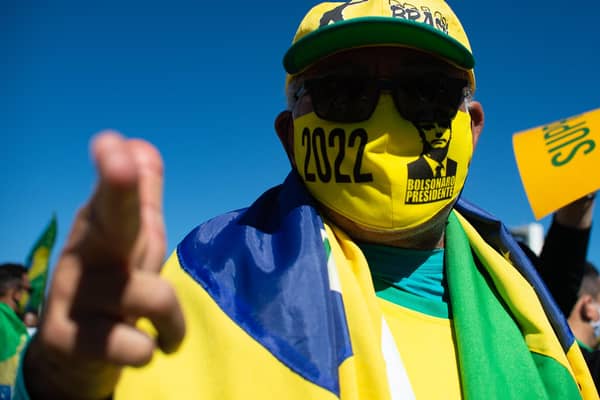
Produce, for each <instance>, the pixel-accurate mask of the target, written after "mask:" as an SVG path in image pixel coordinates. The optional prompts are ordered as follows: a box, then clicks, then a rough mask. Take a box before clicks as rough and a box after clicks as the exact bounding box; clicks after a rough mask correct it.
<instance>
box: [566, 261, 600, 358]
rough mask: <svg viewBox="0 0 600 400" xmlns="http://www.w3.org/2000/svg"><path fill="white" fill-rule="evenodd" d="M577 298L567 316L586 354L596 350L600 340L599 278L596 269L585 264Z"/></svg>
mask: <svg viewBox="0 0 600 400" xmlns="http://www.w3.org/2000/svg"><path fill="white" fill-rule="evenodd" d="M578 295H579V297H578V298H577V302H576V303H575V306H574V307H573V308H572V310H571V313H570V314H569V319H568V322H569V326H570V327H571V329H572V330H573V333H574V334H575V337H576V338H577V340H578V341H579V344H580V345H581V346H582V347H584V348H585V350H587V351H588V352H592V351H595V350H598V340H599V339H600V276H599V275H598V270H597V269H596V267H595V266H594V265H593V264H592V263H590V262H587V263H586V264H585V269H584V275H583V280H582V281H581V286H580V288H579V293H578Z"/></svg>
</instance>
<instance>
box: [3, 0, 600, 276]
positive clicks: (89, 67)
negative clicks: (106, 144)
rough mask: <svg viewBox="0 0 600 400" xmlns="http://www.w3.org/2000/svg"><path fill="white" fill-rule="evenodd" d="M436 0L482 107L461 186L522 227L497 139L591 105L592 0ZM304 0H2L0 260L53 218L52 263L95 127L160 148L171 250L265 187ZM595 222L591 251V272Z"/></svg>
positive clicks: (518, 197) (524, 217) (517, 188)
mask: <svg viewBox="0 0 600 400" xmlns="http://www.w3.org/2000/svg"><path fill="white" fill-rule="evenodd" d="M449 3H450V5H451V6H452V7H453V8H454V10H455V11H456V13H457V14H458V15H459V16H460V17H461V19H462V21H463V25H464V26H465V29H466V30H467V32H468V34H469V36H470V39H471V45H472V48H473V52H474V55H475V59H476V63H477V66H476V78H477V85H478V88H477V92H476V98H477V99H478V100H479V101H481V102H482V103H483V106H484V110H485V112H486V127H485V129H484V132H483V135H482V137H481V140H480V142H479V145H478V148H477V151H476V154H475V156H474V159H473V162H472V168H471V174H470V176H469V178H468V181H467V185H466V188H465V191H464V196H465V197H467V198H469V199H470V200H472V201H474V202H475V203H477V204H479V205H480V206H482V207H483V208H485V209H487V210H488V211H490V212H491V213H493V214H495V215H497V216H498V217H500V218H501V219H502V220H504V221H505V222H506V223H507V224H508V225H512V226H516V225H522V224H526V223H528V222H531V221H533V214H532V212H531V209H530V207H529V204H528V202H527V198H526V196H525V192H524V190H523V187H522V184H521V180H520V177H519V174H518V171H517V167H516V163H515V159H514V155H513V150H512V139H511V138H512V135H513V133H514V132H516V131H520V130H523V129H527V128H531V127H534V126H538V125H542V124H545V123H547V122H551V121H554V120H558V119H561V118H563V117H568V116H572V115H576V114H579V113H582V112H585V111H588V110H591V109H594V108H598V107H600V100H599V99H600V95H599V93H600V78H599V75H598V66H599V65H600V52H598V38H599V35H598V32H597V16H598V15H600V2H598V1H597V0H594V1H592V0H582V1H579V2H577V3H576V5H575V3H573V5H570V4H569V3H565V2H562V1H557V0H550V1H543V2H542V1H539V0H532V1H527V2H522V1H520V2H516V1H503V2H486V3H485V7H483V8H480V7H478V6H479V4H481V3H476V2H465V1H450V2H449ZM49 4H51V5H49ZM314 4H316V2H312V1H268V0H265V1H260V2H258V1H247V2H233V3H231V2H225V3H224V2H203V1H194V2H192V1H181V0H171V1H169V2H156V1H144V2H138V1H115V0H103V1H97V2H81V1H61V0H55V1H53V2H50V3H48V2H41V1H39V2H36V1H28V0H0V54H2V56H1V57H0V143H1V145H2V150H1V157H0V182H1V184H0V220H1V221H2V227H1V228H0V260H2V261H8V260H11V261H24V259H25V257H26V256H27V253H28V251H29V249H30V247H31V245H32V244H33V242H34V241H35V239H36V238H37V236H38V235H39V234H40V232H41V230H42V228H43V227H44V226H45V225H46V224H47V222H48V221H49V219H50V217H51V215H52V214H53V213H55V214H56V215H57V217H58V224H59V235H58V239H57V245H56V247H55V252H54V255H53V259H55V258H56V256H57V250H58V249H59V248H60V247H61V246H62V244H63V243H64V241H65V239H66V235H67V234H68V229H69V226H70V224H71V222H72V220H73V216H74V213H75V212H76V210H77V209H78V207H79V206H80V205H81V204H82V203H83V202H84V201H85V199H86V198H87V197H88V195H89V194H90V192H91V191H92V190H93V186H94V179H95V171H94V169H93V167H92V164H91V162H90V157H89V141H90V138H91V137H92V136H93V135H94V133H96V132H98V131H100V130H103V129H107V128H111V129H116V130H119V131H121V132H123V133H124V134H126V135H128V136H135V137H143V138H145V139H147V140H149V141H151V142H153V143H154V144H155V145H156V146H157V147H158V148H159V149H160V151H161V152H162V156H163V158H164V161H165V165H166V170H165V173H166V180H165V218H166V221H167V231H168V247H169V249H171V250H172V249H173V248H174V246H175V245H176V243H177V241H178V240H179V239H180V238H181V237H182V236H183V235H184V234H185V233H187V232H188V231H189V230H190V229H191V228H193V227H194V226H195V225H197V224H198V223H199V222H201V221H203V220H205V219H207V218H209V217H211V216H214V215H216V214H218V213H221V212H224V211H228V210H231V209H236V208H241V207H244V206H246V205H248V204H249V203H250V202H252V200H253V199H254V198H256V197H257V196H258V195H259V194H260V193H262V192H263V191H264V190H265V189H267V188H269V187H271V186H273V185H276V184H278V183H279V182H280V181H281V180H282V179H283V178H284V177H285V176H286V174H287V172H288V170H289V167H288V161H287V159H286V157H285V156H284V153H283V151H282V150H281V149H280V145H279V142H278V140H277V137H276V135H275V133H274V129H273V120H274V118H275V116H276V115H277V113H278V112H279V111H281V110H282V109H283V108H284V107H285V97H284V78H285V75H284V71H283V67H282V63H281V59H282V56H283V54H284V52H285V51H286V49H287V48H288V46H289V44H290V42H291V39H292V37H293V34H294V32H295V30H296V27H297V24H298V23H299V21H300V19H301V18H302V16H303V15H304V13H305V12H306V10H308V8H309V7H311V6H312V5H314ZM594 173H597V171H596V172H594ZM549 184H551V183H549ZM596 214H597V212H596ZM540 222H541V223H542V224H543V225H544V226H545V227H547V225H548V223H549V218H545V219H543V220H541V221H540ZM596 231H597V229H594V230H593V232H592V241H591V244H590V254H589V257H590V259H591V260H592V261H593V262H594V263H595V264H596V265H597V266H600V238H599V237H598V234H597V232H596Z"/></svg>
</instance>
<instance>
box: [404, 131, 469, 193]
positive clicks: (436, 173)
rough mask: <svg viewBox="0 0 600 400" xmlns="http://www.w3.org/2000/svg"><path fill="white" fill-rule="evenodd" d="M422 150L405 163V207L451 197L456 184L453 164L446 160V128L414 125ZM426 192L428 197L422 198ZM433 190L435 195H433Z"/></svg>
mask: <svg viewBox="0 0 600 400" xmlns="http://www.w3.org/2000/svg"><path fill="white" fill-rule="evenodd" d="M414 125H415V128H417V130H418V132H419V136H420V137H421V142H422V144H423V150H422V151H421V155H420V156H419V157H418V158H417V159H416V160H415V161H412V162H410V163H408V164H407V171H408V187H410V188H413V189H414V190H412V191H407V193H406V204H420V203H430V202H434V201H440V200H445V199H448V198H451V197H452V195H453V192H454V183H455V181H456V167H457V162H456V161H455V160H453V159H452V158H450V157H448V149H449V147H450V142H451V140H452V129H451V127H450V126H448V125H446V124H443V123H439V122H421V123H415V124H414ZM425 191H427V192H428V195H427V196H423V194H424V192H425ZM433 191H435V193H433Z"/></svg>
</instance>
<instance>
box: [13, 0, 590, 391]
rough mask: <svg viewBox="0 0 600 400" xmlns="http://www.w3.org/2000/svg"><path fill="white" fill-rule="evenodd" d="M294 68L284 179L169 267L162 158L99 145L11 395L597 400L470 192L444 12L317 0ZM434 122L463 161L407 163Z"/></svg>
mask: <svg viewBox="0 0 600 400" xmlns="http://www.w3.org/2000/svg"><path fill="white" fill-rule="evenodd" d="M513 62H517V63H518V60H513ZM243 65H244V63H240V72H242V71H243ZM284 67H285V70H286V72H287V73H288V77H287V80H286V92H287V95H288V99H287V103H288V104H287V109H285V110H283V111H282V112H281V113H280V114H279V115H278V116H277V117H276V120H275V130H276V132H277V134H278V136H279V139H280V141H281V143H282V145H283V148H284V151H285V152H286V154H287V156H288V158H289V160H290V167H291V171H290V173H289V175H288V176H287V178H286V179H285V181H284V182H283V183H282V184H281V185H278V186H276V187H274V188H271V189H269V190H267V191H266V192H265V193H264V194H263V195H261V196H260V197H259V198H258V199H257V200H256V201H255V202H254V203H253V204H252V205H251V206H250V207H248V208H244V209H241V210H237V211H233V212H230V213H226V214H224V215H221V216H217V217H215V218H213V219H211V220H210V221H207V222H205V223H203V224H201V225H199V226H198V227H197V228H195V229H194V230H193V231H192V232H190V233H189V234H188V235H187V236H186V237H185V238H184V239H183V240H182V241H181V242H180V243H179V245H178V246H177V249H176V251H175V252H174V253H173V254H172V256H171V257H170V258H169V260H168V261H167V262H166V264H165V265H164V267H163V268H162V270H161V266H162V264H163V258H164V257H163V256H164V251H165V239H164V226H163V220H162V202H161V194H162V178H163V175H162V168H163V166H162V162H161V160H160V156H159V153H158V151H157V150H156V149H155V148H154V147H153V146H152V145H150V144H149V143H147V142H144V141H141V140H127V139H125V138H123V137H122V136H121V135H118V134H115V133H105V134H103V135H100V136H99V137H98V138H97V139H96V140H95V141H94V143H93V146H92V148H93V156H94V160H95V162H96V165H97V168H98V172H99V180H98V186H97V191H96V192H95V194H94V195H93V196H92V197H91V199H90V202H89V203H87V204H86V205H85V206H84V207H83V208H82V209H81V210H80V212H79V214H78V215H77V217H76V219H75V222H74V225H73V227H72V230H71V234H70V237H69V240H68V241H67V244H66V246H65V248H64V249H63V251H62V252H61V257H60V259H59V261H58V263H57V266H56V268H55V270H54V271H55V272H54V276H53V280H52V286H51V288H50V293H49V296H48V299H47V301H46V303H45V304H46V307H45V309H44V317H43V319H42V322H41V324H40V326H39V331H38V333H37V334H36V335H35V336H34V338H33V339H32V341H31V342H30V343H29V345H28V348H27V351H26V353H25V356H24V357H23V363H22V369H21V372H22V374H21V375H20V376H19V378H18V381H17V399H25V398H30V399H32V400H38V399H55V398H61V399H87V400H91V399H107V398H112V399H117V400H118V399H169V398H170V399H178V400H179V399H204V400H217V399H219V400H221V399H227V400H242V399H244V400H245V399H284V398H285V399H290V400H301V399H302V400H303V399H311V400H333V399H342V400H380V399H414V398H419V399H436V398H450V399H460V398H468V399H476V400H482V399H490V398H502V399H503V400H517V399H528V400H529V399H536V400H543V399H547V400H550V399H559V398H560V399H581V398H585V399H598V394H597V392H596V390H595V388H594V385H593V381H592V380H591V377H590V376H589V371H588V370H587V368H586V366H585V362H584V360H583V357H582V355H581V352H580V350H579V348H578V347H577V345H576V343H575V342H574V339H573V337H572V336H570V332H569V331H568V329H567V327H566V321H565V320H564V318H562V315H560V313H558V312H555V310H554V304H553V303H552V300H551V298H550V297H549V296H547V295H546V294H545V293H544V292H543V291H540V289H541V288H540V287H539V285H537V284H536V279H539V277H538V276H537V275H536V273H535V270H534V269H533V267H532V266H531V264H529V263H528V262H525V261H526V258H525V255H524V254H523V253H522V252H521V251H520V250H519V248H518V245H517V244H516V243H515V242H514V241H511V238H510V237H509V236H508V234H504V233H502V232H503V231H500V233H499V232H498V229H500V228H501V227H502V225H501V224H500V223H499V221H497V220H495V219H494V218H493V217H491V216H489V215H488V214H486V213H484V212H483V211H482V210H480V209H478V208H477V207H475V206H474V205H472V204H470V203H468V202H466V201H464V200H462V199H461V200H459V199H458V198H459V195H460V193H461V191H462V188H463V186H464V183H465V180H466V178H467V174H468V169H469V166H470V162H471V158H472V155H473V151H474V149H475V147H476V145H477V141H478V139H479V136H480V134H481V132H482V129H483V123H484V114H483V107H482V105H481V104H480V103H479V102H477V101H475V100H474V99H473V98H472V94H473V93H474V91H475V77H474V69H473V68H474V57H473V53H472V51H471V48H470V44H469V40H468V38H467V35H466V33H465V31H464V29H463V27H462V25H461V23H460V21H459V20H458V17H457V16H456V15H455V14H454V12H453V11H452V10H451V8H450V7H449V6H448V4H447V3H446V2H445V1H442V0H417V1H412V2H410V3H402V2H397V1H389V0H353V1H348V2H345V3H331V2H326V3H321V4H318V5H316V6H315V7H313V8H312V9H311V10H310V11H309V12H308V13H307V14H306V16H305V18H304V19H303V21H302V22H301V23H300V27H299V29H298V31H297V34H296V37H295V38H294V40H293V44H292V46H291V47H290V49H289V50H288V52H287V53H286V55H285V56H284ZM226 83H229V82H226ZM234 86H235V87H236V89H237V85H234ZM223 90H228V89H227V88H225V87H224V89H223ZM232 95H235V93H234V92H232ZM424 127H426V128H425V129H426V130H427V131H428V132H429V133H431V134H432V135H434V136H436V137H437V136H438V135H439V138H438V139H439V140H441V138H442V137H443V138H444V139H443V141H444V142H445V143H444V144H443V145H441V144H440V152H439V154H438V155H437V156H436V158H437V160H436V162H437V163H438V166H439V167H445V168H447V169H449V168H448V163H446V162H445V161H446V160H447V159H451V160H453V161H454V162H456V171H455V173H454V171H453V172H452V174H446V173H445V172H444V171H442V170H440V174H439V176H433V177H429V178H425V177H423V175H421V174H416V173H415V174H411V176H412V177H411V176H409V173H408V164H409V163H410V162H413V161H415V160H417V159H418V158H419V156H421V154H422V150H423V140H422V137H421V135H420V134H419V132H420V130H419V128H422V129H423V128H424ZM249 128H250V127H249ZM450 132H451V133H452V134H451V135H450ZM207 134H208V133H207ZM436 140H437V139H434V141H436ZM446 143H447V147H446ZM223 151H224V154H223V155H224V156H225V157H226V156H228V154H227V153H226V151H227V150H226V149H223ZM424 167H425V166H424ZM427 168H429V166H427ZM442 169H443V168H442ZM453 169H454V168H453ZM436 175H437V174H436ZM450 175H451V176H450ZM502 229H503V228H502ZM488 237H489V239H490V240H489V241H486V238H488ZM511 255H512V257H513V258H514V259H513V258H511V259H510V260H507V259H506V258H505V257H504V256H507V257H511ZM159 271H160V274H159ZM142 317H143V318H142ZM138 319H139V323H138V324H136V321H137V320H138ZM184 333H186V334H185V336H184ZM131 366H133V367H141V368H130V367H131ZM142 366H143V367H142Z"/></svg>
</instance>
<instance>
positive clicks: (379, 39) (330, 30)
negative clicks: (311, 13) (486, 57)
mask: <svg viewBox="0 0 600 400" xmlns="http://www.w3.org/2000/svg"><path fill="white" fill-rule="evenodd" d="M385 45H402V46H407V47H412V48H415V49H420V50H424V51H427V52H430V53H433V54H437V55H438V56H440V57H442V58H445V59H446V60H448V61H450V62H452V63H453V64H456V65H457V66H459V67H461V68H464V69H472V68H473V67H474V66H475V59H474V58H473V54H471V52H470V51H469V49H467V48H466V47H465V46H463V45H462V44H461V43H460V42H459V41H457V40H456V39H454V38H452V37H450V36H448V35H447V34H445V33H443V32H441V31H439V30H437V29H435V28H433V27H431V26H430V25H428V24H423V23H420V22H415V21H411V20H407V19H401V18H390V17H361V18H353V19H350V20H347V21H340V22H337V23H335V24H331V25H327V26H324V27H321V28H319V29H318V30H316V31H313V32H311V33H309V34H308V35H306V36H304V37H303V38H301V39H300V40H298V41H297V42H296V43H294V44H293V45H292V46H291V47H290V49H289V50H288V51H287V53H286V54H285V56H284V58H283V66H284V68H285V70H286V71H287V73H289V74H296V73H298V72H300V71H302V70H303V69H304V68H306V67H308V66H309V65H311V64H313V63H314V62H316V61H318V60H320V59H322V58H324V57H326V56H329V55H331V54H334V53H336V52H338V51H341V50H348V49H352V48H357V47H364V46H385Z"/></svg>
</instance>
